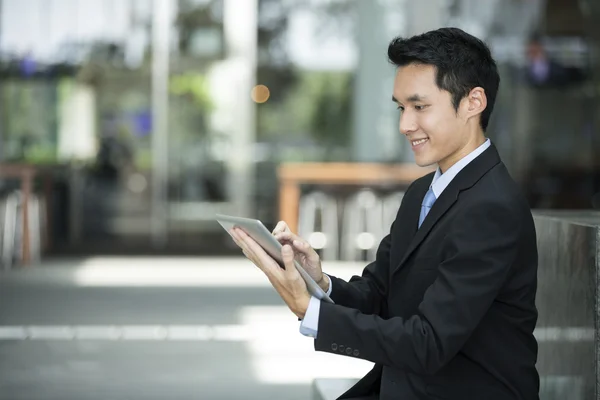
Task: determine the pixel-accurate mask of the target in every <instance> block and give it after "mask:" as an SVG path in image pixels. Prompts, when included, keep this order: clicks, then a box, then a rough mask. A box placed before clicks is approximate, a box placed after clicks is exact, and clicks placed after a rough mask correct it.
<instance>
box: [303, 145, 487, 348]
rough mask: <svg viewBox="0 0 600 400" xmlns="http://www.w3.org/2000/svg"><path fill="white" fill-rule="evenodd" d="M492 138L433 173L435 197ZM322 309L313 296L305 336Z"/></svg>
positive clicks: (314, 327) (311, 333)
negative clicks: (452, 163) (442, 170)
mask: <svg viewBox="0 0 600 400" xmlns="http://www.w3.org/2000/svg"><path fill="white" fill-rule="evenodd" d="M490 144H491V142H490V139H487V140H486V141H485V142H484V143H483V144H482V145H481V146H479V147H478V148H476V149H475V150H473V151H472V152H470V153H469V154H467V155H466V156H465V157H463V158H461V159H460V160H459V161H458V162H457V163H456V164H454V165H453V166H451V167H450V168H448V171H446V172H444V173H443V174H442V172H441V171H440V168H439V167H438V169H437V170H436V171H435V175H433V179H432V180H431V185H430V187H431V189H432V190H433V194H435V198H436V199H439V198H440V195H441V194H442V192H443V191H444V189H446V188H447V187H448V185H449V184H450V182H452V179H454V177H455V176H456V175H458V173H459V172H460V171H461V170H462V169H463V168H464V167H466V166H467V165H468V164H469V163H470V162H471V161H473V160H474V159H475V158H477V157H478V156H479V155H480V154H481V153H483V152H484V151H485V150H486V149H487V148H488V147H490ZM331 291H332V284H331V280H330V282H329V289H328V290H327V294H328V295H331ZM320 310H321V301H320V300H319V299H317V298H316V297H314V296H313V297H311V299H310V303H309V304H308V309H307V310H306V314H305V315H304V319H303V320H302V322H301V323H300V333H301V334H303V335H304V336H309V337H313V338H316V337H317V332H318V329H319V312H320Z"/></svg>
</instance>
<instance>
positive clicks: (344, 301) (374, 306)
mask: <svg viewBox="0 0 600 400" xmlns="http://www.w3.org/2000/svg"><path fill="white" fill-rule="evenodd" d="M390 236H391V235H390V234H388V235H387V236H386V237H385V238H383V240H382V241H381V243H380V244H379V248H378V249H377V256H376V259H375V261H374V262H372V263H370V264H369V265H367V266H366V267H365V269H364V270H363V272H362V275H361V276H353V277H352V278H351V279H350V280H349V281H348V282H346V281H344V280H342V279H339V278H336V277H335V276H332V275H331V274H327V275H328V276H329V278H330V280H331V288H332V291H331V299H332V300H333V301H334V302H335V303H336V304H338V305H341V306H344V307H348V308H353V309H356V310H359V311H360V312H362V313H363V314H378V313H379V312H380V311H381V307H382V301H384V299H385V298H386V293H387V282H388V271H389V264H390V242H391V237H390Z"/></svg>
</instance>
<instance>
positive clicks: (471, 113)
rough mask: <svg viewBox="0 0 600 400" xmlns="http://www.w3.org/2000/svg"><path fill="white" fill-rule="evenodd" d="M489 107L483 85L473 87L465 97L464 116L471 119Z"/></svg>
mask: <svg viewBox="0 0 600 400" xmlns="http://www.w3.org/2000/svg"><path fill="white" fill-rule="evenodd" d="M486 107H487V96H486V95H485V90H484V89H483V88H482V87H479V86H478V87H475V88H473V89H471V91H470V92H469V94H468V95H467V97H466V98H465V99H464V108H463V110H464V116H465V117H466V119H467V120H468V119H471V118H473V117H477V116H479V115H481V113H482V112H483V110H485V108H486Z"/></svg>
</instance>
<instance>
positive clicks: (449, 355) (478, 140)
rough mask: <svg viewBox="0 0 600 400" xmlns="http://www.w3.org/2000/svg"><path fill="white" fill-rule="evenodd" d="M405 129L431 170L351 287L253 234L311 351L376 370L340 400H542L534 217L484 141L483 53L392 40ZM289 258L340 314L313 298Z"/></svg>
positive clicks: (437, 38) (438, 41) (451, 39)
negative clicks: (266, 247) (277, 253)
mask: <svg viewBox="0 0 600 400" xmlns="http://www.w3.org/2000/svg"><path fill="white" fill-rule="evenodd" d="M388 55H389V59H390V60H391V62H393V63H394V64H395V65H396V66H397V74H396V78H395V82H394V91H393V100H394V102H395V103H396V104H397V106H398V109H399V110H400V132H401V133H402V134H403V135H405V136H406V138H407V139H408V140H409V142H410V143H411V145H412V149H413V151H414V154H415V159H416V162H417V164H418V165H421V166H426V165H434V164H435V165H437V167H438V168H437V171H436V172H435V173H432V174H429V175H427V176H425V177H423V178H421V179H418V180H416V181H415V182H413V184H412V185H410V187H409V188H408V189H407V191H406V193H405V196H404V199H403V201H402V204H401V206H400V209H399V211H398V214H397V216H396V220H395V221H394V223H393V225H392V228H391V231H390V233H389V235H388V236H386V237H385V238H384V239H383V240H382V242H381V244H380V246H379V249H378V252H377V258H376V260H375V261H374V262H373V263H371V264H369V265H368V266H367V267H366V268H365V269H364V271H363V273H362V276H361V277H356V276H355V277H353V278H352V279H351V280H350V281H349V282H345V281H343V280H341V279H338V278H335V277H333V276H328V275H325V274H323V272H322V271H321V264H320V261H319V257H318V256H317V254H316V253H315V252H314V250H312V249H311V248H310V246H309V245H308V244H307V243H306V242H305V241H304V240H303V239H301V238H299V237H297V236H296V235H294V234H293V233H291V232H289V230H288V229H287V228H286V225H285V223H279V224H278V226H277V227H276V228H275V231H274V234H275V235H276V236H277V237H278V239H279V240H280V241H281V242H282V243H284V244H285V245H284V247H283V252H282V253H283V258H284V260H285V265H286V269H285V270H283V269H281V268H280V267H279V266H278V265H277V263H275V261H274V260H273V259H271V258H270V257H269V256H268V255H266V254H265V252H264V251H263V250H262V249H261V248H260V247H259V246H258V245H257V244H256V243H255V242H253V241H252V240H251V239H250V238H248V236H246V235H245V234H244V233H243V232H241V231H238V230H236V231H234V232H232V234H233V235H234V239H235V240H236V242H237V243H238V244H239V245H240V247H242V249H243V250H244V253H245V254H246V256H247V257H249V258H250V259H251V260H252V261H253V262H254V263H255V264H256V265H257V266H259V267H260V268H261V269H262V270H263V271H264V272H265V273H266V274H267V276H268V277H269V280H270V281H271V283H272V284H273V286H274V287H275V288H276V289H277V291H278V292H279V294H280V295H281V297H282V298H283V299H284V301H285V302H286V303H287V305H288V306H289V307H290V309H291V310H292V311H293V312H294V313H295V314H296V315H297V316H298V317H299V318H301V319H302V323H301V332H302V333H304V334H307V335H311V336H313V337H315V349H316V350H318V351H326V352H330V353H334V354H340V355H344V356H347V357H357V358H362V359H365V360H369V361H372V362H374V363H375V367H374V368H373V370H372V371H371V372H370V373H369V374H367V375H366V376H365V377H364V378H363V379H362V380H361V381H360V382H358V383H357V384H356V385H355V386H354V387H353V388H351V389H350V390H349V391H348V392H347V393H345V394H344V395H343V396H342V398H381V399H401V400H413V399H415V400H416V399H453V400H454V399H455V400H467V399H486V400H508V399H523V400H525V399H527V400H532V399H538V389H539V377H538V373H537V370H536V367H535V364H536V359H537V343H536V340H535V338H534V336H533V330H534V328H535V324H536V321H537V310H536V307H535V294H536V286H537V281H536V275H537V250H536V236H535V228H534V223H533V218H532V216H531V212H530V209H529V206H528V205H527V203H526V201H525V200H524V198H523V196H522V195H521V193H520V191H519V189H518V187H517V185H516V184H515V183H514V181H513V180H512V179H511V177H510V176H509V173H508V172H507V170H506V168H505V166H504V164H503V163H502V161H501V160H500V158H499V156H498V153H497V151H496V148H495V147H494V145H493V144H491V143H490V141H489V139H486V137H485V135H484V132H485V130H486V128H487V125H488V121H489V119H490V115H491V113H492V109H493V106H494V100H495V98H496V93H497V91H498V86H499V81H500V78H499V76H498V72H497V69H496V64H495V62H494V60H493V59H492V56H491V54H490V51H489V49H488V48H487V47H486V45H485V44H484V43H483V42H481V41H480V40H478V39H476V38H474V37H473V36H471V35H469V34H467V33H465V32H463V31H461V30H459V29H452V28H444V29H439V30H436V31H431V32H428V33H425V34H422V35H419V36H415V37H412V38H409V39H395V40H394V41H392V42H391V44H390V46H389V49H388ZM294 256H296V257H297V259H299V260H300V261H301V263H302V264H303V266H304V267H305V269H306V270H307V271H309V273H310V274H311V276H312V277H313V279H315V280H316V281H317V282H319V284H320V285H321V287H322V288H323V289H324V290H327V291H328V292H329V293H330V296H331V298H332V299H333V300H334V301H335V304H330V303H325V302H323V303H321V302H320V301H318V300H317V299H315V298H310V296H309V295H308V293H307V291H306V287H305V285H304V282H303V281H302V279H301V278H300V277H299V275H298V273H297V271H296V270H295V268H294V267H293V264H292V260H293V258H294Z"/></svg>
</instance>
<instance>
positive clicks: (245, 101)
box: [218, 0, 258, 216]
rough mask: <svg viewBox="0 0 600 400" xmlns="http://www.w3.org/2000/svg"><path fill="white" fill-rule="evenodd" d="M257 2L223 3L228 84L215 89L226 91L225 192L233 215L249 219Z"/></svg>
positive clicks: (254, 119) (251, 190) (254, 134)
mask: <svg viewBox="0 0 600 400" xmlns="http://www.w3.org/2000/svg"><path fill="white" fill-rule="evenodd" d="M257 18H258V4H257V0H225V2H224V15H223V20H224V22H223V23H224V36H225V46H226V60H225V64H226V67H225V69H224V70H225V71H227V74H228V85H227V86H225V85H223V87H220V88H218V90H224V91H228V93H227V94H226V95H225V96H224V97H226V98H227V108H228V109H229V113H230V116H229V119H230V121H229V123H228V124H227V125H228V129H227V130H228V133H229V135H230V143H231V147H230V149H231V152H230V155H229V157H228V164H229V169H228V170H229V171H230V173H231V175H230V177H231V179H230V180H229V182H228V193H229V196H230V199H231V202H232V203H233V209H234V210H235V211H234V212H235V213H237V214H239V215H243V216H251V215H252V214H253V213H254V212H255V210H254V204H253V203H254V202H253V198H252V197H253V196H252V193H253V188H254V157H253V155H254V154H253V151H252V149H253V145H254V142H255V137H256V105H255V104H254V102H253V101H252V98H251V96H250V95H251V91H252V88H253V87H254V86H255V85H256V63H257V60H256V57H257V56H256V53H257V41H258V31H257Z"/></svg>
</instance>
